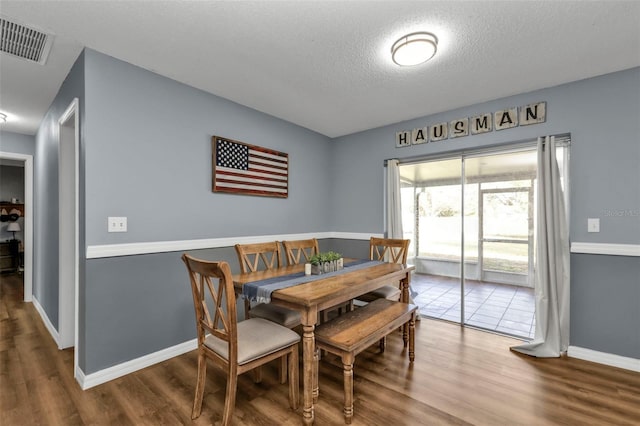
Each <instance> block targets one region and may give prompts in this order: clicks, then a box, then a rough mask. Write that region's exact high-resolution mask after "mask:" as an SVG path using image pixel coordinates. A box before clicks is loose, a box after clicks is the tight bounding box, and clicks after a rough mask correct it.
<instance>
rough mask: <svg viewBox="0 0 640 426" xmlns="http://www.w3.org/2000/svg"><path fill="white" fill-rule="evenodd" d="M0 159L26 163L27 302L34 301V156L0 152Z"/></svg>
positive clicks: (25, 269) (25, 247) (25, 278)
mask: <svg viewBox="0 0 640 426" xmlns="http://www.w3.org/2000/svg"><path fill="white" fill-rule="evenodd" d="M0 158H2V159H5V160H17V161H22V162H24V232H23V235H24V279H23V286H24V288H23V295H24V301H25V302H31V301H33V155H29V154H18V153H15V152H6V151H0Z"/></svg>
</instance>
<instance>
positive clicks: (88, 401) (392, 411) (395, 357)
mask: <svg viewBox="0 0 640 426" xmlns="http://www.w3.org/2000/svg"><path fill="white" fill-rule="evenodd" d="M21 287H22V283H21V280H20V277H18V276H16V275H2V277H1V278H0V292H1V293H0V299H1V303H0V306H1V309H0V332H1V334H0V424H2V425H3V426H8V425H36V424H37V425H41V424H42V425H179V424H194V425H205V424H214V423H215V422H216V421H218V422H219V421H220V419H221V417H222V408H223V404H224V389H225V387H224V386H225V383H224V378H223V376H222V375H221V374H219V373H217V372H215V370H214V369H213V368H210V369H209V375H208V377H207V385H206V388H205V398H204V403H203V410H202V416H201V417H200V418H199V419H197V420H196V421H193V422H192V421H191V419H190V414H191V404H192V398H193V392H194V387H195V382H196V356H195V352H191V353H188V354H185V355H182V356H179V357H176V358H173V359H171V360H169V361H166V362H163V363H160V364H157V365H154V366H152V367H149V368H146V369H144V370H142V371H138V372H136V373H133V374H130V375H127V376H125V377H122V378H120V379H117V380H113V381H111V382H109V383H105V384H103V385H100V386H96V387H94V388H91V389H89V390H86V391H82V390H81V389H80V387H79V385H78V384H77V383H76V382H75V380H74V378H73V374H72V368H73V352H72V350H64V351H59V350H58V349H57V347H56V345H55V343H54V341H53V339H52V338H51V337H50V335H49V334H48V332H47V331H46V329H45V327H44V325H43V324H42V321H41V319H40V317H39V316H38V314H37V312H36V311H35V309H34V308H33V306H32V305H31V304H30V303H23V302H21V299H22V288H21ZM517 342H518V341H517V340H514V339H511V338H507V337H503V336H498V335H493V334H489V333H485V332H481V331H477V330H472V329H464V328H461V327H459V326H458V325H454V324H451V323H445V322H438V321H431V320H426V319H423V320H422V321H420V322H419V323H418V325H417V327H416V362H415V364H414V365H413V366H410V365H409V363H408V360H407V359H406V357H402V356H400V355H401V351H402V338H401V336H400V334H399V333H396V334H392V335H390V336H389V337H388V341H387V349H386V352H385V353H383V354H379V353H377V350H376V347H377V345H374V347H373V348H371V349H369V350H367V351H365V352H362V353H361V354H360V355H358V357H357V359H356V363H355V367H354V372H355V378H354V383H355V384H354V390H355V391H354V401H355V404H354V408H355V413H354V417H353V425H356V426H359V425H367V426H370V425H394V426H399V425H460V424H473V425H516V424H517V425H552V424H553V425H555V424H557V425H560V424H562V425H567V424H569V425H586V424H594V425H625V424H626V425H631V424H636V425H637V424H639V423H640V374H639V373H633V372H630V371H627V370H621V369H616V368H612V367H606V366H602V365H598V364H594V363H590V362H586V361H581V360H576V359H567V358H561V359H535V358H530V357H527V356H524V355H519V354H516V353H514V352H511V351H510V350H509V346H510V345H513V344H515V343H517ZM320 364H321V365H320V399H319V402H318V404H317V405H316V424H318V425H340V424H343V417H342V396H343V389H342V366H341V365H340V364H339V360H338V359H337V358H336V357H334V356H332V355H328V356H326V357H325V358H324V359H323V361H322V362H321V363H320ZM276 373H277V369H276V366H275V364H274V365H273V366H269V368H266V369H265V371H264V379H263V382H262V383H260V384H254V383H253V381H252V379H251V375H243V376H241V377H240V379H239V382H238V397H237V402H236V409H235V415H234V423H235V424H237V425H299V424H301V423H302V421H301V420H302V414H301V413H302V412H301V410H302V409H301V408H299V409H298V411H297V412H292V411H291V410H290V409H289V404H288V402H287V395H288V393H287V385H280V384H278V382H277V376H276Z"/></svg>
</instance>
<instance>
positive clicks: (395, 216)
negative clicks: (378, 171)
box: [387, 160, 420, 320]
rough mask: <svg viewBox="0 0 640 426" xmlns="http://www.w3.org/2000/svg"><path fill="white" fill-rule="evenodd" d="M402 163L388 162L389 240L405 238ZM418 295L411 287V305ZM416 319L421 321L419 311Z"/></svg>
mask: <svg viewBox="0 0 640 426" xmlns="http://www.w3.org/2000/svg"><path fill="white" fill-rule="evenodd" d="M399 165H400V162H399V161H398V160H387V238H404V233H403V232H402V204H401V203H400V167H399ZM417 295H418V294H417V293H416V292H415V291H414V290H413V288H411V286H409V303H414V302H413V298H414V297H415V296H417ZM416 319H418V320H419V319H420V312H419V311H418V313H417V315H416Z"/></svg>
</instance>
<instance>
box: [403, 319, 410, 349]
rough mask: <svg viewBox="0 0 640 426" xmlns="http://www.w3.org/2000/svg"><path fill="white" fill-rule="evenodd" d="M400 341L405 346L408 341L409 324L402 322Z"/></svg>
mask: <svg viewBox="0 0 640 426" xmlns="http://www.w3.org/2000/svg"><path fill="white" fill-rule="evenodd" d="M402 341H403V342H404V347H405V348H406V347H407V344H408V343H409V324H407V323H404V325H403V326H402Z"/></svg>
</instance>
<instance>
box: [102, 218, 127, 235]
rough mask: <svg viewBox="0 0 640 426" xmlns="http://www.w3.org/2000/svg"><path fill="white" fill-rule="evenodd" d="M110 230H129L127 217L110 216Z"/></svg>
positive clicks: (108, 227)
mask: <svg viewBox="0 0 640 426" xmlns="http://www.w3.org/2000/svg"><path fill="white" fill-rule="evenodd" d="M107 231H108V232H127V218H126V217H115V216H109V218H108V222H107Z"/></svg>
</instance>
